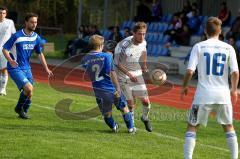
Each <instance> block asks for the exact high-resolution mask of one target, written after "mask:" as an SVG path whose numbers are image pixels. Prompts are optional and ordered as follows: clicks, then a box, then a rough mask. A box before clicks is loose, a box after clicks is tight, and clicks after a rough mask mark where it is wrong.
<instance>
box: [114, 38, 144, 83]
mask: <svg viewBox="0 0 240 159" xmlns="http://www.w3.org/2000/svg"><path fill="white" fill-rule="evenodd" d="M132 38H133V36H130V37H127V38H125V39H124V40H122V41H121V42H119V43H118V44H117V46H116V48H115V54H114V63H115V65H118V64H119V63H121V64H122V65H123V66H124V67H125V68H126V69H127V70H128V71H129V72H130V73H132V74H133V75H135V76H141V75H142V69H141V66H140V63H139V62H140V57H141V56H142V55H143V53H144V52H146V50H147V49H146V45H147V42H146V41H145V40H144V41H143V42H142V43H140V44H138V45H135V44H133V41H132ZM116 73H117V75H118V78H119V80H126V79H129V77H128V76H127V75H125V74H124V73H123V72H121V71H120V70H118V69H116Z"/></svg>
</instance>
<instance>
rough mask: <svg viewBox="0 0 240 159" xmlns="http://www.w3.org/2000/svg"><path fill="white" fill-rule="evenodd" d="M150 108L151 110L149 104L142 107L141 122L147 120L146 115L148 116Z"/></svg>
mask: <svg viewBox="0 0 240 159" xmlns="http://www.w3.org/2000/svg"><path fill="white" fill-rule="evenodd" d="M150 108H151V104H149V105H148V106H144V105H143V110H142V117H143V120H148V114H149V111H150Z"/></svg>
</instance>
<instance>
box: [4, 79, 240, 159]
mask: <svg viewBox="0 0 240 159" xmlns="http://www.w3.org/2000/svg"><path fill="white" fill-rule="evenodd" d="M18 95H19V93H18V91H17V88H16V86H15V85H14V84H13V82H12V81H10V82H9V85H8V95H7V96H5V97H0V103H1V104H0V112H1V115H0V125H1V126H0V136H1V140H0V158H4V159H6V158H9V159H12V158H22V159H34V158H51V159H52V158H81V159H85V158H89V159H92V158H97V159H106V158H109V159H112V158H119V159H120V158H129V159H131V158H132V159H135V158H136V159H149V158H153V159H155V158H158V159H159V158H160V159H181V158H183V143H184V135H185V129H186V111H184V110H178V109H175V108H170V107H167V106H161V105H156V104H153V105H152V114H151V120H152V125H153V128H154V131H153V132H152V133H148V132H146V131H145V130H144V125H143V123H142V122H141V121H140V120H139V118H140V115H141V106H140V104H139V103H138V108H137V112H136V115H135V116H136V119H135V122H136V127H137V130H138V131H137V134H135V135H130V134H128V133H127V130H126V128H125V125H124V123H123V120H122V118H121V115H120V112H118V111H116V109H114V117H115V120H116V121H117V122H118V123H119V124H120V131H119V132H118V133H116V134H115V133H112V132H111V130H109V128H108V127H107V126H106V125H105V124H104V123H103V121H102V119H101V116H99V117H97V118H92V119H88V120H64V119H61V118H60V117H58V116H57V115H56V113H55V104H56V103H57V102H58V101H60V100H61V99H63V98H71V99H73V101H74V102H73V103H72V106H71V111H72V112H80V111H84V110H87V109H90V108H92V107H93V106H94V105H96V104H95V99H94V98H93V97H91V96H83V95H76V94H65V93H61V92H57V91H55V90H53V89H52V88H50V87H49V86H48V85H47V84H42V83H36V84H35V90H34V95H33V103H32V106H31V109H30V115H31V119H30V120H20V119H18V118H17V115H16V114H15V113H14V111H13V110H14V107H15V104H16V102H17V100H18ZM234 124H235V127H236V130H237V131H238V130H239V128H240V123H239V122H235V123H234ZM193 157H194V158H200V159H205V158H206V159H213V158H214V159H227V158H230V153H229V152H228V150H227V145H226V140H225V134H224V133H223V130H222V128H221V127H220V126H219V125H217V124H216V121H215V119H214V118H212V117H211V119H210V120H209V123H208V127H207V128H203V127H202V128H201V129H200V130H199V133H198V134H197V144H196V149H195V152H194V156H193Z"/></svg>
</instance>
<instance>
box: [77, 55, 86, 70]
mask: <svg viewBox="0 0 240 159" xmlns="http://www.w3.org/2000/svg"><path fill="white" fill-rule="evenodd" d="M86 59H87V55H86V56H84V57H83V58H82V59H81V61H80V65H79V66H80V68H81V69H83V70H86V69H87V62H86V61H87V60H86Z"/></svg>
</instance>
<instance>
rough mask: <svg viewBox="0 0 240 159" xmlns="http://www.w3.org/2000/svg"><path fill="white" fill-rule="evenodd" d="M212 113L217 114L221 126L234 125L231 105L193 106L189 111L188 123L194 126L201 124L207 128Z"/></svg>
mask: <svg viewBox="0 0 240 159" xmlns="http://www.w3.org/2000/svg"><path fill="white" fill-rule="evenodd" d="M211 112H215V113H216V117H217V121H218V123H219V124H221V125H227V124H232V120H233V111H232V105H231V104H193V105H192V108H191V109H190V111H189V116H188V123H189V124H190V125H192V126H196V125H198V124H201V125H203V126H205V127H206V126H207V122H208V116H209V114H210V113H211Z"/></svg>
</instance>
